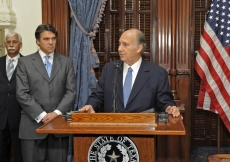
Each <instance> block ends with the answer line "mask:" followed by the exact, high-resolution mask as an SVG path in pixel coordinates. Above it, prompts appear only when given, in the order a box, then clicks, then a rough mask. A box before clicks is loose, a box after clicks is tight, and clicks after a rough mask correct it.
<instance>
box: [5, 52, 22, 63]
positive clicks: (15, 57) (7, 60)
mask: <svg viewBox="0 0 230 162" xmlns="http://www.w3.org/2000/svg"><path fill="white" fill-rule="evenodd" d="M18 58H20V54H19V53H18V54H17V55H16V56H14V57H13V59H14V61H15V62H18ZM10 59H12V58H11V57H10V56H9V55H8V54H7V55H6V62H9V60H10Z"/></svg>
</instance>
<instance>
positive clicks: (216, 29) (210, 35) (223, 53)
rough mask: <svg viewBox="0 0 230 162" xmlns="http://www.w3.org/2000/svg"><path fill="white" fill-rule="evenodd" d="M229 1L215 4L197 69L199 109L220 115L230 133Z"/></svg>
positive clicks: (210, 12)
mask: <svg viewBox="0 0 230 162" xmlns="http://www.w3.org/2000/svg"><path fill="white" fill-rule="evenodd" d="M229 45H230V1H229V0H213V1H212V3H211V6H210V8H209V10H208V13H207V15H206V21H205V24H204V30H203V33H202V35H201V38H200V48H199V50H198V53H197V56H196V61H195V69H196V71H197V73H198V74H199V76H200V78H201V86H200V92H199V97H198V104H197V108H200V109H204V110H209V111H213V112H216V113H218V114H219V116H220V117H221V119H222V121H223V122H224V124H225V126H226V127H227V129H228V131H230V46H229Z"/></svg>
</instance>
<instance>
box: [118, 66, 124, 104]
mask: <svg viewBox="0 0 230 162" xmlns="http://www.w3.org/2000/svg"><path fill="white" fill-rule="evenodd" d="M117 93H118V96H119V99H120V100H121V103H122V105H124V97H123V64H122V70H121V71H120V72H119V74H118V83H117Z"/></svg>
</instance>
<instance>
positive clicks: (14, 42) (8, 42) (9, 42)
mask: <svg viewBox="0 0 230 162" xmlns="http://www.w3.org/2000/svg"><path fill="white" fill-rule="evenodd" d="M6 43H7V44H11V43H12V44H17V43H19V41H17V40H12V41H10V40H8V41H6Z"/></svg>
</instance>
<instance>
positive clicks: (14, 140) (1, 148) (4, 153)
mask: <svg viewBox="0 0 230 162" xmlns="http://www.w3.org/2000/svg"><path fill="white" fill-rule="evenodd" d="M11 144H12V145H13V149H14V154H15V162H23V160H22V152H21V140H20V139H19V138H18V129H10V128H9V125H8V123H6V127H5V128H4V129H3V130H0V162H10V156H11Z"/></svg>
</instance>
